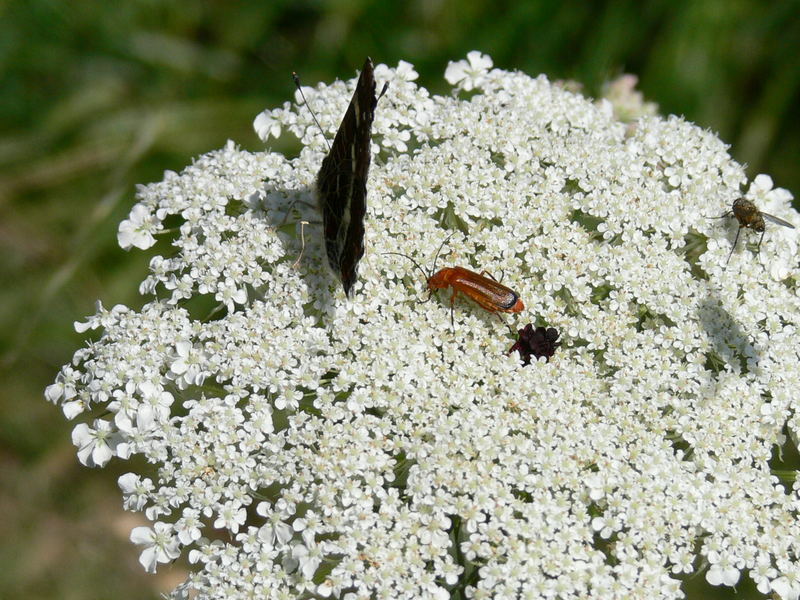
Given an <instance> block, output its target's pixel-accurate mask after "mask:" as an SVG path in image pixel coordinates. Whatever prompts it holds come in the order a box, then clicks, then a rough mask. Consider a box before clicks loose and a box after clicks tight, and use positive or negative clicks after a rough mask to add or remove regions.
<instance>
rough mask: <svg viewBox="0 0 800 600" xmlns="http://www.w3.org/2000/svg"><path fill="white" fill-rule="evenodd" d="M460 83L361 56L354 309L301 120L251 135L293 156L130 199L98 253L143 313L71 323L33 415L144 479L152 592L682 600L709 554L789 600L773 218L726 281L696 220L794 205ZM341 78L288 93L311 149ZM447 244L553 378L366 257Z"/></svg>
mask: <svg viewBox="0 0 800 600" xmlns="http://www.w3.org/2000/svg"><path fill="white" fill-rule="evenodd" d="M457 65H458V66H457V67H456V66H452V65H451V67H449V68H448V73H449V75H450V76H451V77H450V78H451V80H452V81H454V82H455V83H459V84H460V85H461V87H460V88H457V89H456V90H455V93H454V94H453V95H451V96H444V97H438V96H431V95H430V94H429V93H428V92H427V91H426V90H425V89H424V88H422V87H419V86H417V85H416V84H415V83H414V81H415V79H416V73H415V72H414V71H413V68H412V67H411V66H410V65H408V64H407V63H401V64H400V65H399V67H398V68H397V69H390V68H388V67H386V66H383V65H379V66H377V67H376V69H375V78H376V80H377V82H378V86H379V87H380V86H382V85H383V83H384V82H385V81H389V82H390V85H389V91H388V93H387V94H386V95H385V96H384V97H383V98H381V99H380V101H379V103H378V107H377V111H376V116H375V122H374V127H373V164H372V169H371V171H370V176H369V182H368V186H367V188H368V211H367V223H366V254H365V255H364V258H363V260H362V261H361V264H360V278H359V281H358V283H357V284H356V286H355V288H354V294H353V296H352V298H351V299H350V300H347V299H346V298H345V296H344V294H343V292H342V289H341V285H340V283H339V282H338V279H337V278H336V276H335V275H333V274H332V273H330V272H329V271H328V270H327V268H326V260H325V258H324V249H323V247H322V241H321V238H322V234H321V231H320V226H319V218H318V216H316V212H315V209H314V207H313V202H314V200H313V192H312V190H313V187H314V180H315V176H316V173H317V170H318V169H319V166H320V163H321V161H322V159H323V157H324V155H325V153H326V151H327V147H326V145H325V142H324V140H323V137H322V135H321V134H320V132H319V130H318V129H317V127H316V125H314V123H313V120H312V118H311V115H310V113H309V111H308V109H307V108H306V107H305V106H299V105H297V104H290V103H287V104H285V105H284V106H283V107H282V108H280V109H276V110H271V111H267V112H265V113H263V114H262V115H260V116H259V117H258V119H257V120H256V126H257V128H258V129H259V131H260V132H261V133H262V134H263V135H264V137H265V138H266V137H267V136H274V135H280V134H281V132H283V133H284V134H285V133H290V134H293V135H295V136H297V137H298V138H299V139H300V140H302V143H303V147H302V150H301V152H300V154H299V156H297V157H294V158H288V157H286V156H283V155H281V154H277V153H274V152H269V151H265V152H260V153H250V152H244V151H242V150H239V149H237V148H236V146H235V145H234V144H232V143H231V144H228V145H227V146H226V147H225V148H223V149H222V150H219V151H217V152H213V153H210V154H208V155H206V156H203V157H201V158H200V159H199V160H197V161H196V162H195V163H194V164H192V165H191V166H190V167H188V168H186V169H185V170H184V171H183V172H182V173H180V174H176V173H167V174H166V176H165V178H164V181H163V182H161V183H157V184H153V185H147V186H143V187H142V188H141V189H140V190H139V193H138V204H137V205H136V206H135V207H134V208H133V210H132V212H131V216H130V218H129V219H128V220H126V221H125V222H123V224H122V225H121V227H120V242H121V244H122V245H123V246H125V247H130V246H137V247H144V246H148V245H149V244H151V243H152V241H151V240H152V237H151V236H152V235H161V236H167V235H169V236H170V237H169V240H171V243H172V250H171V251H170V252H168V253H164V254H165V255H164V256H156V257H154V258H153V259H152V262H151V272H150V274H149V276H148V277H147V278H146V279H145V280H144V281H143V282H142V284H141V286H140V288H141V290H142V293H144V294H145V295H146V296H147V298H148V300H147V303H146V304H145V305H144V306H143V307H142V308H141V309H140V310H134V309H129V308H126V307H124V306H117V307H114V308H113V309H112V310H110V311H108V310H105V309H104V308H103V307H102V306H100V307H99V308H98V311H97V313H96V314H95V315H94V316H92V317H90V318H89V319H88V322H87V323H85V324H78V327H79V329H81V330H83V329H86V328H90V329H94V330H98V332H97V335H96V337H95V339H94V341H93V342H92V343H91V344H89V345H88V346H87V347H86V348H84V349H82V350H79V351H78V352H77V353H76V355H75V357H74V359H73V361H72V363H71V364H69V365H67V366H65V367H64V368H63V370H62V371H61V373H60V374H59V376H58V378H57V381H56V383H54V384H53V385H52V386H50V387H49V388H48V390H47V398H48V399H49V400H51V401H52V402H55V403H58V404H60V405H61V406H63V408H64V411H65V414H66V415H67V416H68V417H69V418H79V420H80V424H79V425H77V427H76V428H75V434H74V436H73V437H74V441H75V444H76V445H77V446H78V456H79V458H80V460H81V461H82V462H83V463H85V464H87V465H99V466H102V465H104V464H106V462H107V461H108V460H109V459H110V458H111V457H117V458H121V459H125V458H128V457H129V456H130V457H133V456H136V455H140V456H141V457H142V458H143V459H145V460H141V459H140V460H138V461H137V462H136V464H137V465H145V464H149V465H151V467H152V468H150V469H147V468H137V469H133V468H132V469H131V471H132V472H131V473H129V474H127V475H124V476H123V477H121V478H120V487H121V489H122V492H123V496H124V501H125V506H126V507H127V508H128V509H130V510H136V511H142V512H144V514H145V515H146V516H147V517H148V518H149V519H150V520H151V521H152V523H153V524H152V527H151V528H143V529H137V530H135V531H134V535H133V536H132V539H133V541H134V542H136V543H137V544H142V545H143V546H144V552H143V553H142V556H141V561H142V564H143V565H144V566H145V567H146V568H147V569H148V570H155V569H156V567H157V565H158V563H163V562H165V561H171V560H173V559H174V557H175V556H176V555H177V554H178V552H180V553H181V554H183V555H184V556H186V557H188V558H189V560H190V562H191V563H192V564H193V565H194V568H195V572H194V573H193V574H192V576H191V577H190V578H189V580H188V581H186V582H185V583H184V584H183V585H181V586H180V588H179V589H178V590H176V591H175V595H176V597H179V596H180V595H181V594H184V593H189V592H190V591H191V590H194V593H196V594H198V596H199V597H201V598H220V599H223V598H224V599H230V598H240V597H248V598H300V597H312V596H314V597H319V596H322V597H330V598H347V599H349V600H355V599H361V598H364V599H365V598H392V599H399V598H408V599H415V600H416V599H426V598H433V599H439V598H442V599H444V598H449V597H453V598H517V597H519V598H556V597H558V598H589V597H590V598H603V599H611V598H620V599H628V598H680V597H682V592H681V589H680V580H679V579H678V578H679V577H682V576H684V575H685V574H687V573H692V572H694V571H696V570H697V569H699V568H707V570H706V571H705V573H706V577H707V579H708V580H709V581H710V582H711V583H713V584H722V585H733V584H735V583H737V581H740V580H741V577H746V576H749V577H752V578H753V579H754V580H755V581H756V583H757V585H758V588H759V590H761V591H762V592H763V593H764V594H773V593H775V594H778V595H780V596H781V597H782V598H786V599H788V598H797V597H798V592H800V575H798V573H800V564H799V563H798V552H800V521H799V520H798V510H800V494H799V490H798V486H797V485H794V486H793V485H791V484H789V485H784V484H782V483H781V482H780V481H779V479H778V478H777V477H776V476H775V475H774V474H773V473H772V472H771V469H770V464H769V462H768V461H770V459H771V457H772V456H773V455H777V454H778V453H779V452H780V451H781V449H782V447H786V446H788V445H789V444H792V443H793V440H794V439H796V435H797V431H798V427H800V410H799V409H800V406H798V400H797V399H798V390H800V360H799V359H798V350H797V348H798V338H797V335H796V331H797V329H798V326H799V325H800V291H798V290H800V288H799V287H798V281H797V278H798V270H797V267H796V264H797V256H796V248H797V246H796V240H795V238H794V237H793V236H794V231H793V230H789V229H784V228H780V227H777V226H773V225H772V224H770V223H767V232H766V235H765V237H764V242H763V246H762V248H761V252H760V256H758V255H756V253H755V244H756V242H757V238H758V234H757V233H754V232H751V231H749V230H744V231H742V234H741V236H740V240H739V247H738V249H737V250H736V252H735V253H734V255H733V257H732V258H731V261H730V264H729V265H728V266H727V269H726V268H725V260H726V258H727V256H728V253H729V252H730V248H731V244H732V242H733V240H734V237H735V235H736V230H737V227H738V223H737V222H736V221H735V219H734V218H733V217H732V216H729V217H726V218H724V219H718V218H712V217H718V216H719V215H721V214H722V213H724V212H726V211H728V210H730V207H731V205H732V203H733V201H734V200H735V199H736V198H737V197H739V196H741V195H745V196H746V197H748V198H749V199H751V200H752V201H753V202H755V203H756V205H757V206H759V207H761V208H762V210H765V211H768V212H771V213H773V214H775V215H776V216H779V217H781V218H783V219H786V220H788V221H793V222H794V223H796V224H798V225H800V218H798V215H797V214H796V213H795V212H794V211H793V210H792V209H791V208H790V207H789V203H788V202H789V198H790V196H789V194H788V193H787V192H784V191H782V190H773V189H772V185H771V181H769V180H768V179H767V178H764V177H760V178H757V179H756V180H755V183H754V185H752V186H748V185H747V182H746V178H745V174H744V171H743V169H742V167H741V165H739V164H737V163H736V162H734V161H733V160H732V159H731V157H730V156H729V154H728V152H727V147H726V146H725V145H724V144H723V143H722V142H721V141H720V140H719V139H718V138H717V137H716V136H714V135H713V134H712V133H710V132H708V131H704V130H703V129H701V128H699V127H697V126H695V125H693V124H691V123H687V122H686V121H684V120H682V119H680V118H677V117H668V118H661V117H655V116H645V117H642V118H640V119H639V120H636V121H634V122H632V123H622V122H620V121H617V120H615V119H614V117H613V116H612V114H613V113H612V111H611V107H610V104H609V103H608V102H604V103H601V104H600V105H594V104H593V103H592V102H591V101H590V100H588V99H586V98H583V97H581V96H579V95H576V94H573V93H570V92H568V91H566V90H564V89H562V88H560V87H558V86H554V85H551V84H550V82H548V80H547V79H546V78H545V77H543V76H540V77H537V78H531V77H529V76H528V75H525V74H522V73H514V72H507V71H503V70H499V69H492V70H490V68H489V67H490V65H491V61H490V59H489V58H488V57H484V56H481V55H480V54H475V55H473V54H471V55H470V60H469V62H463V63H460V64H459V63H457ZM354 85H355V79H353V80H351V81H349V82H342V81H339V82H335V83H333V84H331V85H328V86H326V85H319V86H317V87H316V88H307V89H306V97H307V98H308V102H309V105H310V106H311V107H312V108H313V110H314V111H315V112H316V114H317V116H318V118H319V120H320V123H321V124H322V127H323V129H325V131H326V134H327V135H328V137H329V138H331V137H332V134H333V132H334V131H335V130H336V128H337V127H338V125H339V122H340V120H341V118H342V116H343V115H344V112H345V109H346V107H347V105H348V102H349V101H350V97H351V94H352V92H353V88H354ZM470 88H472V91H471V92H469V93H467V92H466V90H468V89H470ZM290 207H291V209H290ZM303 222H308V223H303ZM175 227H177V229H171V230H170V229H169V228H175ZM167 231H171V232H172V233H166V232H167ZM159 232H164V233H159ZM453 232H455V235H453V236H452V237H451V238H450V239H449V241H448V242H447V244H446V245H445V246H444V248H443V250H442V254H441V256H440V259H439V265H438V266H440V267H443V266H454V265H461V266H465V267H468V268H471V269H474V270H476V271H480V270H484V269H485V270H487V271H489V272H491V273H494V274H495V275H496V276H497V277H500V275H501V274H504V279H503V283H504V284H505V285H507V286H509V287H511V288H512V289H514V290H516V291H517V292H519V294H520V296H521V298H522V300H523V301H524V303H525V305H526V307H527V308H526V311H524V312H522V313H520V314H517V315H513V316H510V318H509V319H508V322H509V323H510V324H511V325H512V326H513V327H515V328H522V327H523V326H524V325H525V324H526V323H528V322H531V321H540V322H541V323H544V324H546V325H547V326H550V327H556V328H557V329H558V330H559V331H560V332H561V338H560V340H561V341H562V342H563V345H562V346H561V347H560V348H559V349H558V350H557V352H556V354H555V356H554V357H553V358H552V359H551V360H550V362H549V363H547V362H545V361H544V360H543V359H542V360H540V361H539V362H536V361H534V362H533V363H532V364H530V365H528V366H523V365H522V364H521V361H520V359H519V356H518V355H517V354H516V352H515V353H513V354H511V355H508V354H507V351H508V349H509V348H510V347H511V345H512V344H513V342H514V340H513V339H512V338H511V336H510V335H509V333H508V330H507V328H506V327H504V326H502V325H501V324H500V323H499V322H498V320H497V318H496V317H495V316H494V315H491V314H488V313H486V312H485V311H483V310H481V309H480V308H479V307H478V306H477V305H475V304H472V303H470V302H467V301H465V300H463V299H461V300H458V301H457V302H456V304H455V315H454V316H455V319H454V325H452V326H451V322H450V303H449V291H448V292H443V293H440V294H435V295H434V297H433V301H431V302H427V303H425V302H423V300H424V299H425V298H426V296H427V291H426V289H425V282H424V281H423V280H422V277H421V275H420V274H419V272H418V271H417V270H416V269H415V268H414V267H413V266H412V264H411V262H410V261H409V260H407V259H405V258H403V257H401V256H396V255H387V254H385V253H386V252H402V253H405V254H407V255H409V256H410V257H412V258H413V259H414V260H416V261H417V262H419V263H421V264H422V265H423V266H424V267H425V268H430V266H431V262H432V259H433V255H434V254H435V252H436V250H437V248H438V247H439V245H440V243H441V242H442V240H444V239H445V238H446V237H447V236H448V235H450V234H451V233H453ZM301 233H302V235H301ZM775 265H780V268H776V267H775ZM786 432H788V434H789V435H788V436H787V435H785V434H786ZM133 471H135V472H133ZM212 540H213V541H212ZM315 595H316V596H315Z"/></svg>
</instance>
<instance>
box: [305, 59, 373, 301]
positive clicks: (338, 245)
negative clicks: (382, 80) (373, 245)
mask: <svg viewBox="0 0 800 600" xmlns="http://www.w3.org/2000/svg"><path fill="white" fill-rule="evenodd" d="M377 102H378V101H377V99H376V97H375V77H374V71H373V67H372V60H371V59H369V58H367V60H366V61H365V62H364V67H363V68H362V70H361V75H360V76H359V78H358V83H357V84H356V91H355V92H354V93H353V98H352V99H351V100H350V105H349V106H348V107H347V112H346V113H345V115H344V118H343V119H342V123H341V125H339V130H338V131H337V132H336V137H335V138H334V140H333V144H332V145H331V150H330V152H328V155H327V156H326V157H325V159H324V160H323V161H322V167H320V170H319V173H318V174H317V202H318V204H319V209H320V212H321V213H322V228H323V230H324V234H325V251H326V253H327V255H328V264H329V265H330V267H331V269H333V271H335V272H336V274H337V275H338V276H339V278H340V279H341V280H342V286H343V287H344V293H345V295H348V296H349V295H350V289H351V288H352V287H353V284H354V283H355V281H356V273H357V267H358V261H359V260H360V259H361V257H362V256H363V255H364V216H365V215H366V212H367V174H368V172H369V162H370V132H371V130H372V120H373V118H374V116H375V106H376V104H377Z"/></svg>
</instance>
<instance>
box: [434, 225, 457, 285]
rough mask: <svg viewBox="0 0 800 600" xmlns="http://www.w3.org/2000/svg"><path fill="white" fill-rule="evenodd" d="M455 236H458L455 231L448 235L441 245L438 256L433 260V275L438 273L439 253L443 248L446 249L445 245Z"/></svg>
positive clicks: (437, 252)
mask: <svg viewBox="0 0 800 600" xmlns="http://www.w3.org/2000/svg"><path fill="white" fill-rule="evenodd" d="M455 234H456V232H455V231H454V232H453V233H451V234H450V235H448V236H447V237H446V238H444V240H443V241H442V243H441V244H440V245H439V249H438V250H437V251H436V256H435V257H434V258H433V269H431V275H433V274H434V273H436V262H437V261H438V260H439V253H440V252H441V251H442V248H444V245H445V244H446V243H447V242H448V240H449V239H450V238H451V237H453V236H454V235H455Z"/></svg>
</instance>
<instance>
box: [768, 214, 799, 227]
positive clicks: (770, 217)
mask: <svg viewBox="0 0 800 600" xmlns="http://www.w3.org/2000/svg"><path fill="white" fill-rule="evenodd" d="M761 216H762V217H764V218H765V219H766V220H767V221H771V222H772V223H775V224H776V225H782V226H784V227H789V228H790V229H794V225H792V224H791V223H789V221H784V220H783V219H779V218H778V217H775V216H773V215H770V214H768V213H765V212H762V213H761Z"/></svg>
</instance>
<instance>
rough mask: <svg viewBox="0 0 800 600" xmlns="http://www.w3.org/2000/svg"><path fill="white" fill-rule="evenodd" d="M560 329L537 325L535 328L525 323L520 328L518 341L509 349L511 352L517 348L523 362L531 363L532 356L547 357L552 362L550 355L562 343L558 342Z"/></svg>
mask: <svg viewBox="0 0 800 600" xmlns="http://www.w3.org/2000/svg"><path fill="white" fill-rule="evenodd" d="M558 336H559V333H558V330H557V329H556V328H555V327H546V328H545V327H537V328H536V329H534V328H533V325H532V324H531V323H528V324H527V325H525V327H524V328H523V329H520V330H519V338H518V339H517V341H516V343H515V344H514V345H513V346H511V349H510V350H509V351H508V353H509V354H511V353H512V352H514V350H516V351H517V352H519V355H520V358H522V364H525V365H529V364H531V356H533V357H535V358H537V359H538V358H541V357H542V356H544V357H546V358H547V362H550V357H551V356H553V355H554V354H555V353H556V348H558V347H559V346H560V345H561V342H558V341H556V340H558Z"/></svg>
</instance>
